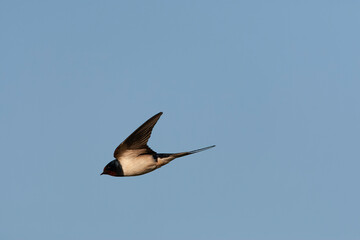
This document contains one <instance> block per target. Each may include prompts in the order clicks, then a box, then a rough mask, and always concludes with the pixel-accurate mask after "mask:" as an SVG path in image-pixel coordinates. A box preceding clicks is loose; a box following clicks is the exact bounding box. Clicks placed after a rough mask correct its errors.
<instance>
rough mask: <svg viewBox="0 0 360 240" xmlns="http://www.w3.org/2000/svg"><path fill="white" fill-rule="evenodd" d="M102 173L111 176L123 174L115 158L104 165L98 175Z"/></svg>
mask: <svg viewBox="0 0 360 240" xmlns="http://www.w3.org/2000/svg"><path fill="white" fill-rule="evenodd" d="M103 174H106V175H110V176H113V177H121V176H124V172H123V170H122V167H121V165H120V163H119V161H118V160H116V159H115V160H112V161H111V162H109V163H108V164H107V165H106V166H105V167H104V171H103V172H102V173H101V174H100V175H103Z"/></svg>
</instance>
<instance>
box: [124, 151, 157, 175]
mask: <svg viewBox="0 0 360 240" xmlns="http://www.w3.org/2000/svg"><path fill="white" fill-rule="evenodd" d="M118 160H119V162H120V164H121V166H122V169H123V172H124V175H125V176H136V175H141V174H145V173H148V172H151V171H153V170H155V169H156V168H157V165H156V161H155V159H154V158H153V157H152V156H151V155H139V151H136V150H135V151H134V150H127V151H126V152H124V154H123V155H121V157H119V159H118Z"/></svg>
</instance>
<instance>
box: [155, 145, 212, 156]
mask: <svg viewBox="0 0 360 240" xmlns="http://www.w3.org/2000/svg"><path fill="white" fill-rule="evenodd" d="M213 147H215V145H212V146H209V147H204V148H200V149H196V150H193V151H189V152H181V153H158V154H157V156H158V157H159V158H169V157H170V158H172V159H175V158H179V157H184V156H187V155H190V154H193V153H198V152H202V151H205V150H208V149H210V148H213ZM172 159H171V160H172Z"/></svg>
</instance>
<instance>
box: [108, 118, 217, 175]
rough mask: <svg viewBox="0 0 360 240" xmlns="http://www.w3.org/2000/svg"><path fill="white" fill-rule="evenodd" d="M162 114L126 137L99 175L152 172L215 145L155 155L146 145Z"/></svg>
mask: <svg viewBox="0 0 360 240" xmlns="http://www.w3.org/2000/svg"><path fill="white" fill-rule="evenodd" d="M162 114H163V113H162V112H159V113H158V114H156V115H155V116H153V117H151V118H150V119H149V120H147V121H146V122H145V123H144V124H143V125H141V126H140V127H139V128H138V129H136V130H135V131H134V132H133V133H132V134H131V135H130V136H128V137H127V138H126V139H125V141H123V142H122V143H121V144H120V145H119V146H118V147H117V148H116V149H115V152H114V157H115V159H114V160H113V161H111V162H109V163H108V164H107V165H106V166H105V168H104V171H103V172H102V173H101V175H103V174H106V175H110V176H114V177H126V176H138V175H142V174H145V173H149V172H151V171H154V170H156V169H158V168H160V167H162V166H164V165H166V164H168V163H169V162H171V161H172V160H174V159H175V158H179V157H183V156H186V155H190V154H193V153H197V152H201V151H204V150H207V149H209V148H212V147H215V145H212V146H209V147H204V148H200V149H197V150H193V151H189V152H180V153H157V152H155V151H153V150H152V149H151V148H150V147H149V146H148V145H147V142H148V140H149V138H150V135H151V132H152V129H153V128H154V126H155V124H156V122H157V121H158V120H159V118H160V116H161V115H162Z"/></svg>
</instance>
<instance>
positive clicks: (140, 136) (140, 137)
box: [114, 112, 163, 158]
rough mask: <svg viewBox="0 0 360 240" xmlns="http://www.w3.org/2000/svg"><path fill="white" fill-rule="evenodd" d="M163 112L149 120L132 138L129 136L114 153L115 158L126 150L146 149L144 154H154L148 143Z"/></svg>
mask: <svg viewBox="0 0 360 240" xmlns="http://www.w3.org/2000/svg"><path fill="white" fill-rule="evenodd" d="M162 114H163V113H162V112H159V113H158V114H156V115H155V116H153V117H152V118H150V119H149V120H147V121H146V122H145V123H143V125H141V126H140V127H139V128H138V129H136V130H135V131H134V132H133V133H132V134H131V135H130V136H128V137H127V138H126V139H125V141H123V142H122V143H121V144H120V145H119V146H118V147H117V148H116V149H115V152H114V157H115V158H118V157H119V156H120V155H121V154H122V152H123V151H126V150H135V149H145V150H146V151H145V152H144V153H154V151H153V150H151V148H149V147H148V146H147V142H148V140H149V138H150V136H151V132H152V130H153V128H154V126H155V124H156V122H157V121H158V120H159V118H160V116H161V115H162Z"/></svg>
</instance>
